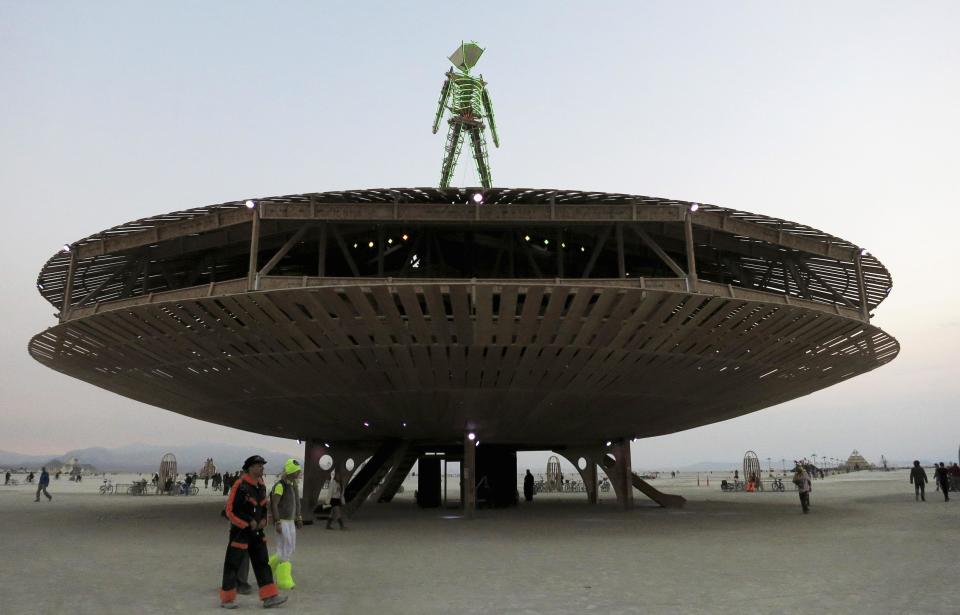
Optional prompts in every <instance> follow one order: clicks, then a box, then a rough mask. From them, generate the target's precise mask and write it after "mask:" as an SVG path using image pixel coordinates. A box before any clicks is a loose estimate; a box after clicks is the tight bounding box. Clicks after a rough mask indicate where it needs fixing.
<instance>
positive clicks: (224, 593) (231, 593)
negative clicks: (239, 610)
mask: <svg viewBox="0 0 960 615" xmlns="http://www.w3.org/2000/svg"><path fill="white" fill-rule="evenodd" d="M236 599H237V590H236V589H221V590H220V602H233V601H234V600H236Z"/></svg>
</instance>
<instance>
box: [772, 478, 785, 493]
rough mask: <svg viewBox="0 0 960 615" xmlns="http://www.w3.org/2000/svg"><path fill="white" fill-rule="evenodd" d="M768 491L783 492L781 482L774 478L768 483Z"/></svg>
mask: <svg viewBox="0 0 960 615" xmlns="http://www.w3.org/2000/svg"><path fill="white" fill-rule="evenodd" d="M770 490H771V491H780V492H783V491H784V487H783V480H781V479H779V478H774V479H773V480H772V481H770Z"/></svg>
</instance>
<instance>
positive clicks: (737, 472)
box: [733, 470, 740, 480]
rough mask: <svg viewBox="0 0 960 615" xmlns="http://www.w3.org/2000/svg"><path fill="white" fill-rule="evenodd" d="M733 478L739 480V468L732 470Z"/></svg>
mask: <svg viewBox="0 0 960 615" xmlns="http://www.w3.org/2000/svg"><path fill="white" fill-rule="evenodd" d="M733 480H740V470H734V471H733Z"/></svg>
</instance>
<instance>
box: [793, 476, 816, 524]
mask: <svg viewBox="0 0 960 615" xmlns="http://www.w3.org/2000/svg"><path fill="white" fill-rule="evenodd" d="M793 484H794V485H796V486H797V491H798V492H800V507H801V508H803V514H807V513H809V512H810V492H811V491H813V483H812V482H811V481H810V474H808V473H807V471H806V470H805V469H803V466H801V465H800V464H797V467H796V468H795V469H794V471H793Z"/></svg>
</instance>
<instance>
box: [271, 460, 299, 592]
mask: <svg viewBox="0 0 960 615" xmlns="http://www.w3.org/2000/svg"><path fill="white" fill-rule="evenodd" d="M300 473H301V469H300V462H299V461H297V460H296V459H287V461H286V462H285V463H284V464H283V473H282V474H280V479H279V480H278V481H277V482H276V483H275V484H274V485H273V489H271V490H270V514H271V515H272V516H273V525H274V527H275V528H276V532H277V550H276V553H274V554H273V556H272V557H271V558H270V567H271V568H272V569H273V571H274V576H275V577H276V578H277V587H279V588H280V589H293V587H294V585H295V584H294V582H293V564H292V563H291V561H290V560H292V559H293V551H294V550H295V549H296V548H297V529H299V528H302V527H303V517H302V516H301V515H300V489H299V488H297V479H298V478H300Z"/></svg>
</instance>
